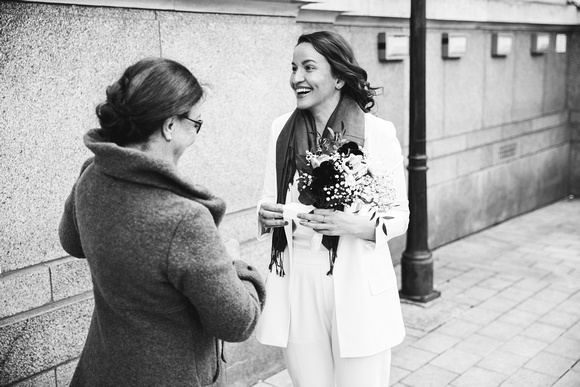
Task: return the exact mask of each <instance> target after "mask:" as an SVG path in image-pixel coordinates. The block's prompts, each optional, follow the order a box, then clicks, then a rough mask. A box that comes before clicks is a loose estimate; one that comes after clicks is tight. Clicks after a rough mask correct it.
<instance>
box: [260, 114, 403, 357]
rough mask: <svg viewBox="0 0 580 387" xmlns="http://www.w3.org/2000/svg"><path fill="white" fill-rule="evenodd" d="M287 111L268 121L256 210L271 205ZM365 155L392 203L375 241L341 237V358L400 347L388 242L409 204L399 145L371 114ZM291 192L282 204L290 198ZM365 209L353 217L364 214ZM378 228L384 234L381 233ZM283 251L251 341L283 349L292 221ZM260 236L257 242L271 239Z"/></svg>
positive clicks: (337, 271)
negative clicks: (388, 186)
mask: <svg viewBox="0 0 580 387" xmlns="http://www.w3.org/2000/svg"><path fill="white" fill-rule="evenodd" d="M290 115H291V113H287V114H284V115H282V116H280V117H278V118H277V119H276V120H274V122H273V123H272V129H271V133H270V140H269V144H268V155H267V161H266V163H267V164H266V172H265V177H264V188H263V192H262V198H261V199H260V201H259V203H258V206H257V208H258V209H259V208H260V205H261V204H262V203H264V202H269V203H275V202H276V197H277V192H276V191H277V188H276V141H277V139H278V136H279V134H280V132H281V131H282V128H283V127H284V124H285V123H286V121H287V120H288V118H289V117H290ZM364 147H365V148H366V149H367V151H368V153H369V156H370V163H369V167H370V168H371V169H372V170H373V172H374V173H378V174H392V176H393V181H394V184H395V189H396V192H397V193H396V200H395V202H394V204H395V205H396V206H393V207H392V208H391V209H389V210H388V211H387V212H386V213H385V214H384V215H388V216H390V217H392V219H388V220H384V219H381V220H380V223H379V225H378V226H377V228H376V241H375V242H371V241H367V240H363V239H360V238H357V237H354V236H350V235H343V236H341V237H340V241H339V245H338V249H337V258H336V262H335V266H334V273H333V276H334V292H335V294H334V296H335V297H334V299H335V311H336V322H337V331H338V340H339V343H340V356H341V357H363V356H371V355H374V354H376V353H379V352H381V351H384V350H386V349H388V348H391V347H394V346H395V345H397V344H399V343H401V341H403V338H404V337H405V327H404V324H403V316H402V313H401V305H400V300H399V292H398V286H397V279H396V276H395V271H394V269H393V264H392V260H391V254H390V252H389V246H388V244H387V241H388V240H389V239H391V238H394V237H396V236H399V235H402V234H404V233H405V231H406V230H407V226H408V224H409V202H408V199H407V189H406V182H405V173H404V166H403V155H402V150H401V145H400V144H399V141H398V140H397V137H396V130H395V127H394V125H393V124H392V123H391V122H388V121H385V120H382V119H380V118H378V117H376V116H374V115H372V114H370V113H366V114H365V143H364ZM291 196H292V195H290V192H288V194H287V196H286V197H287V199H286V202H287V203H289V202H290V201H291V200H292V199H291ZM369 214H370V212H369V211H368V208H367V209H365V208H363V210H361V211H360V212H359V213H358V216H369V217H370V215H369ZM383 224H384V225H385V226H386V228H387V233H388V235H385V233H384V232H383V231H382V226H383ZM284 231H285V233H286V238H287V240H288V241H289V243H288V247H287V248H286V250H285V251H284V254H283V257H282V258H283V262H284V270H285V272H286V276H284V277H280V276H278V275H277V274H276V271H275V269H273V270H272V272H270V273H268V277H267V279H266V294H267V297H266V305H265V307H264V310H263V312H262V316H261V318H260V321H259V322H258V327H257V334H256V337H257V339H258V341H259V342H260V343H262V344H267V345H273V346H278V347H286V346H287V343H288V335H289V331H290V303H289V297H290V295H291V294H293V293H294V292H292V287H293V280H292V259H293V258H292V257H293V246H292V222H289V225H288V226H286V227H284ZM270 234H271V233H270V232H264V230H263V229H262V230H261V231H260V232H259V236H258V239H259V240H264V239H267V238H269V237H270Z"/></svg>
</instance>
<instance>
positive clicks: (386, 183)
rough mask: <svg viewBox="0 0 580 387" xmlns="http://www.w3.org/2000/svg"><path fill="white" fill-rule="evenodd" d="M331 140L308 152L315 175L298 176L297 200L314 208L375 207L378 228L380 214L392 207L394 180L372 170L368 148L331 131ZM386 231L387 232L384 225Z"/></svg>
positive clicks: (385, 217) (304, 173) (319, 143)
mask: <svg viewBox="0 0 580 387" xmlns="http://www.w3.org/2000/svg"><path fill="white" fill-rule="evenodd" d="M328 130H330V133H331V138H330V139H327V138H324V139H322V140H320V141H319V142H318V144H317V149H316V151H315V152H310V151H307V152H306V160H307V162H308V163H309V165H310V166H311V167H312V172H311V173H309V172H305V171H300V172H299V175H298V192H299V197H298V201H299V202H300V203H302V204H305V205H312V206H314V207H315V208H325V209H338V210H343V209H344V208H345V207H349V206H350V207H353V208H354V209H355V212H356V211H357V209H360V207H361V206H362V205H368V206H370V207H371V208H372V210H373V211H372V217H371V219H375V218H376V225H378V224H379V219H380V218H381V217H382V218H384V219H388V218H389V217H387V216H379V214H380V213H381V212H384V211H385V210H387V209H389V208H391V207H392V206H393V205H392V203H393V201H394V200H395V196H396V192H395V188H394V185H393V180H392V177H391V176H389V175H387V176H383V175H378V174H375V173H373V172H372V170H371V169H369V161H370V157H369V154H368V153H367V151H366V149H364V148H361V147H359V145H358V144H357V143H355V142H352V141H351V142H348V141H346V140H345V139H343V138H342V134H341V133H335V132H334V131H333V130H332V129H330V128H328ZM383 232H385V233H386V232H387V230H386V227H385V226H384V224H383Z"/></svg>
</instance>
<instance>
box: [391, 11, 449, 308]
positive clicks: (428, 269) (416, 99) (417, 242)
mask: <svg viewBox="0 0 580 387" xmlns="http://www.w3.org/2000/svg"><path fill="white" fill-rule="evenodd" d="M426 30H427V22H426V0H411V37H410V53H411V55H410V60H411V63H410V65H411V66H410V70H411V77H410V78H411V79H410V101H409V113H410V120H409V165H408V167H407V169H408V171H409V209H410V211H411V215H410V222H409V229H408V231H407V246H406V248H405V251H404V252H403V257H402V259H401V274H402V288H401V291H400V292H399V294H400V296H401V298H404V299H408V300H412V301H417V302H429V301H431V300H434V299H435V298H437V297H439V296H440V295H441V292H439V291H437V290H434V289H433V256H432V255H431V252H430V251H429V246H428V242H427V237H428V223H427V156H426V151H425V124H426V118H425V117H426V111H425V106H426V103H425V101H426V96H425V51H426V43H425V39H426Z"/></svg>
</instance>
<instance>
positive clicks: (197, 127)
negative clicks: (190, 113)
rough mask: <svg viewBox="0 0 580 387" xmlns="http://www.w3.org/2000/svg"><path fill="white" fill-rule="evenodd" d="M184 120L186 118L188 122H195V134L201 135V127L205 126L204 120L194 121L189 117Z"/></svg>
mask: <svg viewBox="0 0 580 387" xmlns="http://www.w3.org/2000/svg"><path fill="white" fill-rule="evenodd" d="M183 118H185V119H186V120H189V121H191V122H193V123H194V124H196V125H197V126H196V127H195V132H196V133H199V131H200V130H201V125H203V121H202V120H192V119H191V118H189V117H183Z"/></svg>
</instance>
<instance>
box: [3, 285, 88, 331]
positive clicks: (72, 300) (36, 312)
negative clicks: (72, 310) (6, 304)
mask: <svg viewBox="0 0 580 387" xmlns="http://www.w3.org/2000/svg"><path fill="white" fill-rule="evenodd" d="M92 298H93V291H92V290H91V291H89V292H84V293H81V294H78V295H76V296H72V297H69V298H66V299H64V300H60V301H56V302H52V303H50V304H46V305H43V306H40V307H38V308H34V309H30V310H27V311H26V312H22V313H18V314H15V315H13V316H10V317H7V318H4V319H2V320H0V328H3V327H5V326H8V325H12V324H16V323H18V322H20V321H25V320H29V319H31V318H34V317H37V316H42V315H44V314H46V313H49V312H52V311H55V310H58V309H62V308H64V307H67V306H69V305H72V304H77V303H79V302H83V301H86V300H90V299H92Z"/></svg>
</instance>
